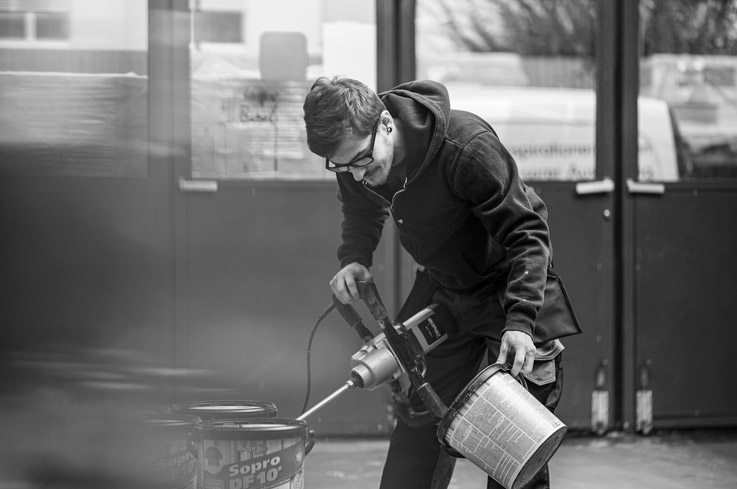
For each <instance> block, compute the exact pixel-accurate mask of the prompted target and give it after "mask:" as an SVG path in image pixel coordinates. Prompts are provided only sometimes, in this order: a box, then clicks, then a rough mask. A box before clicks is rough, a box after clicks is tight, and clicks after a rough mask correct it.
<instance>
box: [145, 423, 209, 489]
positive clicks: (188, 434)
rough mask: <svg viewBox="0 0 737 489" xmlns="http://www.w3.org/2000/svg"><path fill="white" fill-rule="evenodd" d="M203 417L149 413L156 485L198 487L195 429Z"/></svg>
mask: <svg viewBox="0 0 737 489" xmlns="http://www.w3.org/2000/svg"><path fill="white" fill-rule="evenodd" d="M198 422H200V419H199V418H198V417H196V416H190V415H179V414H155V415H149V416H146V419H145V427H146V429H147V432H146V445H147V446H146V447H145V452H146V454H147V458H148V462H149V463H150V465H149V466H150V467H151V478H152V479H153V481H154V485H155V486H156V487H160V488H166V489H195V488H196V487H197V463H196V459H195V457H196V455H197V451H196V446H195V444H194V442H193V438H192V437H193V433H194V428H195V426H196V425H197V423H198Z"/></svg>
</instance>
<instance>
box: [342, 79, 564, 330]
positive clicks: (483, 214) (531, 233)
mask: <svg viewBox="0 0 737 489" xmlns="http://www.w3.org/2000/svg"><path fill="white" fill-rule="evenodd" d="M380 97H381V99H382V100H383V102H384V105H385V106H386V108H387V110H388V111H389V112H390V113H391V115H392V116H393V117H394V118H397V119H399V120H400V121H401V123H402V128H403V137H404V138H405V141H404V142H405V147H406V155H407V156H406V160H405V161H406V174H407V177H406V180H405V182H404V185H403V187H402V188H401V189H400V190H399V191H397V192H396V193H395V194H394V195H393V198H391V201H390V200H389V199H387V198H384V197H382V196H381V195H380V193H381V192H375V191H374V190H372V189H371V188H369V187H368V186H366V185H364V184H363V183H362V182H357V181H355V180H354V179H353V176H352V175H351V174H350V173H348V172H346V173H339V174H338V175H337V178H338V185H339V189H338V197H339V199H340V201H341V202H342V210H343V214H344V220H343V225H342V240H343V242H342V244H341V245H340V247H339V248H338V258H339V259H340V262H341V265H342V266H345V265H347V264H349V263H351V262H358V263H361V264H363V265H365V266H367V267H370V266H371V264H372V256H373V253H374V251H375V249H376V247H377V245H378V243H379V240H380V238H381V230H382V228H383V225H384V221H385V219H386V217H388V216H389V214H391V215H392V217H393V218H394V222H395V223H396V227H397V230H398V233H399V240H400V242H401V244H402V246H403V247H404V248H405V249H406V250H407V252H408V253H409V254H410V255H411V256H412V258H413V259H414V260H415V261H416V262H417V263H418V264H419V265H422V266H423V267H425V269H426V270H427V273H428V275H429V277H430V278H431V280H432V281H434V282H435V283H436V284H438V285H440V286H442V287H445V288H449V289H453V290H456V289H457V290H466V289H471V288H474V287H476V286H479V285H480V284H482V283H488V282H490V281H493V282H498V283H500V284H501V285H500V286H499V287H501V291H500V292H499V295H500V296H501V297H502V305H503V307H504V311H505V313H506V315H507V321H506V325H505V326H504V330H503V331H506V330H517V331H523V332H526V333H528V334H530V335H532V333H533V331H534V327H535V320H536V317H537V313H538V310H539V309H540V307H541V305H542V303H543V291H544V287H545V283H546V277H547V271H548V265H549V264H550V262H551V246H550V240H549V233H548V226H547V223H546V219H547V211H546V208H545V205H544V204H543V202H542V200H541V199H540V198H539V197H538V196H537V195H536V194H535V193H534V192H533V190H532V189H530V188H529V187H527V186H526V185H525V184H524V182H522V180H521V178H520V176H519V173H518V170H517V166H516V164H515V162H514V160H513V158H512V157H511V156H510V154H509V153H508V152H507V150H506V149H505V148H504V146H503V145H502V143H501V142H500V141H499V139H498V137H497V135H496V133H495V132H494V130H493V129H492V127H491V126H490V125H489V124H488V123H487V122H485V121H484V120H482V119H481V118H480V117H477V116H476V115H474V114H471V113H468V112H463V111H459V110H453V109H451V107H450V100H449V96H448V92H447V90H446V88H445V87H444V86H443V85H441V84H439V83H436V82H432V81H416V82H411V83H406V84H403V85H400V86H398V87H396V88H394V89H392V90H390V91H388V92H384V93H381V94H380Z"/></svg>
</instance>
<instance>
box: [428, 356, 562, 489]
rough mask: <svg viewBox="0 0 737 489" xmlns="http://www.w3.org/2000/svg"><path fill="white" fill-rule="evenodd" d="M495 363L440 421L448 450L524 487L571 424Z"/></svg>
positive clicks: (510, 487) (514, 488) (511, 488)
mask: <svg viewBox="0 0 737 489" xmlns="http://www.w3.org/2000/svg"><path fill="white" fill-rule="evenodd" d="M507 370H508V367H507V366H505V365H500V364H493V365H490V366H489V367H487V368H485V369H484V370H483V371H481V373H479V374H478V375H477V376H476V377H474V379H473V380H471V382H469V383H468V385H466V387H465V388H464V389H463V391H461V393H460V395H459V396H458V397H457V398H456V399H455V400H454V401H453V403H451V405H450V406H449V408H448V412H447V413H446V414H445V416H443V419H442V420H441V421H440V424H439V425H438V439H439V440H440V442H441V443H442V444H443V445H444V447H445V448H446V450H447V451H448V452H450V453H452V454H453V455H456V456H458V455H460V456H463V457H465V458H467V459H468V460H470V461H471V462H473V463H474V464H475V465H476V466H478V467H479V468H481V469H482V470H483V471H484V472H486V473H487V474H488V475H489V476H490V477H491V478H493V479H494V480H496V481H497V482H499V483H500V484H502V485H503V486H504V487H505V488H507V489H518V488H519V487H522V486H524V485H525V484H526V483H527V482H529V480H530V479H531V478H532V477H533V476H534V475H535V474H536V473H537V472H538V471H539V470H540V469H541V468H542V467H543V466H544V465H545V464H546V463H547V462H548V460H550V458H551V457H552V456H553V454H554V453H555V451H556V450H557V449H558V446H560V443H561V441H563V436H564V435H565V433H566V430H567V427H566V426H565V425H564V424H563V423H562V422H561V421H560V420H559V419H558V418H557V417H555V415H554V414H553V413H551V412H550V411H549V410H548V409H547V408H546V407H545V406H543V405H542V404H541V403H540V402H539V401H538V400H537V399H535V398H534V397H533V396H532V394H530V393H529V392H527V390H526V389H525V388H524V387H523V386H522V385H521V384H520V383H519V382H518V381H517V380H516V379H515V378H514V377H512V376H511V375H510V374H509V373H508V372H507Z"/></svg>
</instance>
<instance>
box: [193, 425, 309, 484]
mask: <svg viewBox="0 0 737 489" xmlns="http://www.w3.org/2000/svg"><path fill="white" fill-rule="evenodd" d="M195 438H196V440H197V451H198V454H199V461H200V463H199V470H198V472H199V476H200V484H201V487H202V488H203V489H302V487H303V486H304V466H303V463H304V457H305V455H306V454H308V453H309V452H310V450H311V449H312V446H313V445H314V443H315V442H314V438H313V435H312V433H311V431H310V430H309V429H308V426H307V423H306V422H305V421H299V420H290V419H279V418H270V419H266V418H264V419H231V420H225V419H222V420H221V419H213V420H209V421H203V422H202V423H199V424H197V426H196V427H195Z"/></svg>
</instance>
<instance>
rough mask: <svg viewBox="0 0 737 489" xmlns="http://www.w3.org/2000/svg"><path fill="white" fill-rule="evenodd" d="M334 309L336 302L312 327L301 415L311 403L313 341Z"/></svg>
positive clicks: (332, 303) (326, 309)
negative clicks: (305, 388) (319, 328)
mask: <svg viewBox="0 0 737 489" xmlns="http://www.w3.org/2000/svg"><path fill="white" fill-rule="evenodd" d="M333 309H335V302H331V303H330V305H329V306H328V307H327V308H325V310H324V311H322V312H321V313H320V315H319V316H317V322H316V323H315V326H313V327H312V333H310V339H309V341H308V342H307V393H306V394H305V402H304V404H303V405H302V411H300V413H299V414H300V415H302V414H304V412H305V411H307V403H309V402H310V389H311V388H312V373H311V368H310V363H311V362H310V357H311V355H312V339H313V338H314V337H315V333H316V332H317V327H318V326H320V323H321V322H322V320H323V319H325V318H326V317H327V316H328V314H330V312H331V311H332V310H333Z"/></svg>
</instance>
